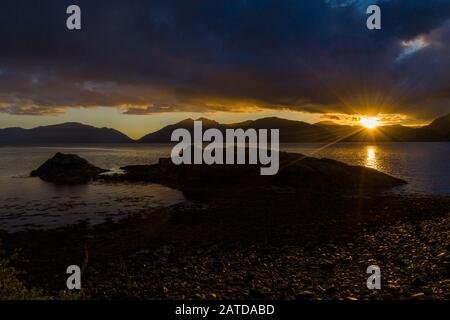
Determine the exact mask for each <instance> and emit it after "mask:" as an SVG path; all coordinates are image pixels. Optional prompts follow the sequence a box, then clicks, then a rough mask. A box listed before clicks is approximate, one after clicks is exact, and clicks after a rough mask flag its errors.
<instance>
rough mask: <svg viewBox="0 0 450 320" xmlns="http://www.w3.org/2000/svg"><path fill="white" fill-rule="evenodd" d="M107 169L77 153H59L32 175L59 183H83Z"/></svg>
mask: <svg viewBox="0 0 450 320" xmlns="http://www.w3.org/2000/svg"><path fill="white" fill-rule="evenodd" d="M107 171H108V170H105V169H101V168H98V167H96V166H94V165H92V164H90V163H89V162H88V161H87V160H85V159H83V158H81V157H79V156H77V155H74V154H63V153H57V154H55V156H54V157H53V158H51V159H49V160H47V161H46V162H45V163H44V164H43V165H41V166H40V167H39V168H38V169H36V170H34V171H32V172H31V174H30V175H31V176H32V177H39V178H41V179H42V180H45V181H49V182H53V183H57V184H82V183H87V182H89V181H91V180H92V179H94V178H95V177H97V176H98V175H99V174H101V173H103V172H107Z"/></svg>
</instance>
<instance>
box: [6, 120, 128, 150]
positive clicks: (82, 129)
mask: <svg viewBox="0 0 450 320" xmlns="http://www.w3.org/2000/svg"><path fill="white" fill-rule="evenodd" d="M127 142H133V140H131V139H130V138H129V137H127V136H126V135H124V134H123V133H121V132H119V131H117V130H114V129H110V128H95V127H92V126H88V125H84V124H80V123H63V124H58V125H52V126H43V127H37V128H33V129H22V128H7V129H0V144H1V145H23V144H28V145H46V144H75V143H80V144H84V143H127Z"/></svg>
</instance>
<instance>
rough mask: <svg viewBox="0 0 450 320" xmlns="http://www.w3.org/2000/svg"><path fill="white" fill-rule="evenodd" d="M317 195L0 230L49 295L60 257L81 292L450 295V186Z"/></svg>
mask: <svg viewBox="0 0 450 320" xmlns="http://www.w3.org/2000/svg"><path fill="white" fill-rule="evenodd" d="M293 198H295V200H294V199H293ZM318 199H320V195H303V194H302V195H296V197H292V195H285V194H278V195H276V196H274V197H272V198H271V199H270V201H263V202H262V201H261V200H259V198H254V197H253V198H252V197H248V196H246V197H239V196H238V197H236V196H235V197H233V198H230V197H226V198H222V199H213V200H209V201H206V202H205V201H202V202H199V201H187V202H185V203H182V204H178V205H175V206H172V207H169V208H165V209H161V210H158V211H156V212H155V213H153V214H152V215H149V216H134V217H129V218H127V219H126V220H123V221H121V222H118V223H104V224H102V225H98V226H96V227H93V228H87V226H86V225H84V226H83V225H82V224H81V225H77V226H71V227H68V228H63V229H58V230H49V231H29V232H22V233H17V234H3V233H2V234H0V239H2V240H3V245H4V246H5V247H7V248H8V249H9V250H8V251H10V250H13V249H17V248H21V249H22V254H23V256H24V257H25V258H26V259H27V260H28V261H29V262H28V263H18V264H17V268H19V269H20V270H25V271H26V276H25V277H24V278H23V280H24V281H25V282H26V283H27V284H29V285H30V286H32V287H38V288H42V289H43V290H44V291H45V292H48V293H49V294H56V292H58V291H59V290H63V289H64V286H65V277H66V275H65V268H66V267H67V266H68V265H70V264H79V265H80V266H83V283H84V285H83V293H84V294H85V296H86V298H87V299H108V298H115V299H130V298H131V299H133V298H136V299H216V298H217V299H221V298H231V299H260V298H266V299H353V298H354V299H410V298H414V299H415V298H418V299H448V298H449V296H448V292H449V290H448V286H449V285H450V283H449V276H448V271H446V270H448V266H449V263H450V256H449V247H450V243H449V237H448V225H449V222H450V216H449V211H448V208H450V197H449V196H428V197H421V198H417V197H407V198H406V197H402V196H400V197H399V196H395V195H377V196H368V195H360V196H358V195H353V196H349V197H348V198H345V197H342V196H335V197H332V196H329V197H328V198H327V201H326V202H324V201H322V202H319V203H318V202H317V200H318ZM352 208H353V209H352ZM36 239H39V241H36ZM414 248H415V251H414V252H411V249H414ZM399 256H400V257H402V258H401V259H399V258H398V257H399ZM377 263H378V264H380V267H381V271H382V275H385V277H384V278H383V281H382V283H383V288H384V290H381V291H378V292H377V291H370V290H367V288H365V279H366V278H367V277H366V274H365V272H364V271H365V269H364V268H363V267H364V265H366V264H367V265H369V264H377ZM416 265H420V266H421V267H420V268H419V269H417V268H416V267H415V266H416ZM366 267H367V266H366ZM446 272H447V273H446ZM271 279H273V281H272V280H271ZM339 279H340V280H339ZM338 280H339V281H340V282H339V281H338ZM399 281H400V283H398V282H399Z"/></svg>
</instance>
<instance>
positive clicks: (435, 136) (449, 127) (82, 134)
mask: <svg viewBox="0 0 450 320" xmlns="http://www.w3.org/2000/svg"><path fill="white" fill-rule="evenodd" d="M198 120H201V121H202V123H203V129H204V130H206V129H208V128H217V129H219V130H221V131H222V132H225V130H226V129H235V128H242V129H244V130H246V129H249V128H254V129H279V130H280V142H284V143H289V142H325V141H327V142H328V141H343V142H364V141H369V142H381V141H394V142H400V141H402V142H406V141H419V142H420V141H424V142H426V141H450V114H449V115H446V116H443V117H440V118H438V119H436V120H434V121H433V122H432V123H430V124H429V125H427V126H424V127H421V128H410V127H404V126H400V125H394V126H380V127H377V128H376V129H374V130H368V129H366V128H364V127H361V126H346V125H338V124H336V123H333V122H330V121H325V122H319V123H316V124H309V123H306V122H302V121H294V120H287V119H281V118H276V117H271V118H263V119H258V120H248V121H244V122H240V123H233V124H221V123H218V122H216V121H213V120H209V119H205V118H200V119H198ZM177 128H184V129H187V130H189V131H190V132H191V133H192V132H193V128H194V120H193V119H186V120H183V121H180V122H178V123H175V124H171V125H168V126H166V127H164V128H162V129H160V130H158V131H156V132H153V133H150V134H147V135H145V136H143V137H142V138H141V139H139V140H137V142H140V143H170V142H171V141H170V138H171V135H172V132H173V131H174V130H175V129H177ZM130 142H136V141H135V140H132V139H130V138H129V137H127V136H126V135H124V134H123V133H121V132H119V131H117V130H115V129H110V128H96V127H92V126H88V125H84V124H80V123H64V124H59V125H52V126H43V127H38V128H34V129H22V128H7V129H0V145H25V144H28V145H48V144H75V143H77V144H89V143H105V144H106V143H130Z"/></svg>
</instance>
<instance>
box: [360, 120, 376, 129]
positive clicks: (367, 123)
mask: <svg viewBox="0 0 450 320" xmlns="http://www.w3.org/2000/svg"><path fill="white" fill-rule="evenodd" d="M359 122H360V123H361V124H362V125H363V126H364V127H366V128H367V129H374V128H376V127H378V126H379V125H380V123H379V122H378V118H361V119H360V120H359Z"/></svg>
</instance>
